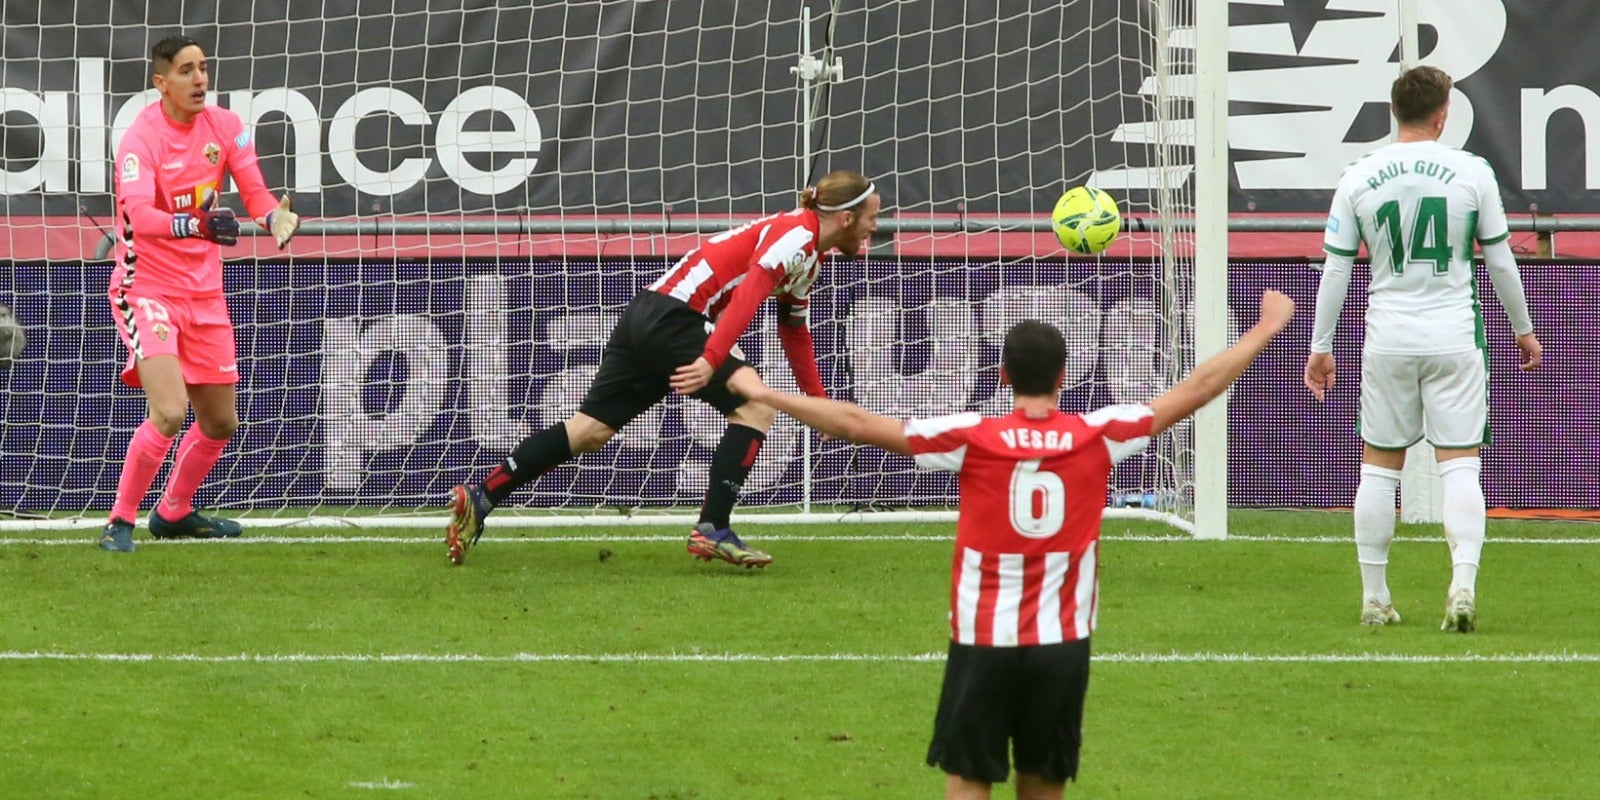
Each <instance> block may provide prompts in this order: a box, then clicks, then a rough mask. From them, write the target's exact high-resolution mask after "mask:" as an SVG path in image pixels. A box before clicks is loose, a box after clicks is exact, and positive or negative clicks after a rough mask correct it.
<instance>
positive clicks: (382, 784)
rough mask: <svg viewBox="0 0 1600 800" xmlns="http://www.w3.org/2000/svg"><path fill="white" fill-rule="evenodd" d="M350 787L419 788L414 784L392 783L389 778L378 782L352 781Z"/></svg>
mask: <svg viewBox="0 0 1600 800" xmlns="http://www.w3.org/2000/svg"><path fill="white" fill-rule="evenodd" d="M348 785H349V787H350V788H352V789H415V788H416V787H417V785H416V784H414V783H407V782H406V781H391V780H389V779H388V778H384V779H383V780H378V781H351V782H350V783H349V784H348Z"/></svg>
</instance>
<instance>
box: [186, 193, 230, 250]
mask: <svg viewBox="0 0 1600 800" xmlns="http://www.w3.org/2000/svg"><path fill="white" fill-rule="evenodd" d="M172 235H173V237H175V238H178V239H186V238H189V237H191V236H198V237H200V238H201V239H205V240H207V241H211V242H216V243H217V244H238V242H239V220H238V218H237V217H235V216H234V215H233V209H231V208H226V207H224V208H217V193H216V192H213V191H211V190H209V189H207V190H206V194H205V197H204V198H203V199H202V200H201V201H200V207H199V208H197V209H195V210H194V211H193V212H182V213H178V214H173V215H172Z"/></svg>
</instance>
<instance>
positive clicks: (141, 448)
mask: <svg viewBox="0 0 1600 800" xmlns="http://www.w3.org/2000/svg"><path fill="white" fill-rule="evenodd" d="M172 439H173V437H171V436H162V435H161V432H160V431H158V430H156V426H155V425H154V424H152V423H151V422H150V420H145V421H144V424H142V425H140V426H139V427H138V429H137V430H135V431H134V432H133V438H132V439H131V440H129V442H128V455H127V457H126V458H124V459H123V461H122V477H121V478H119V479H118V480H117V499H116V501H115V502H114V503H113V504H112V506H111V518H112V519H120V520H122V521H124V522H137V521H138V519H139V503H140V502H142V501H143V500H144V496H145V493H146V492H149V491H150V483H151V482H152V481H154V480H155V479H156V470H159V469H161V462H162V461H165V460H166V458H167V449H168V448H170V447H172Z"/></svg>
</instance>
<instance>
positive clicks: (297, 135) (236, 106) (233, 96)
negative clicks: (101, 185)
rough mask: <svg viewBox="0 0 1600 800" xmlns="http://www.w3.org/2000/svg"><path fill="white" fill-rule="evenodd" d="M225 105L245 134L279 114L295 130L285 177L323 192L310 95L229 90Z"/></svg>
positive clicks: (318, 131) (301, 189)
mask: <svg viewBox="0 0 1600 800" xmlns="http://www.w3.org/2000/svg"><path fill="white" fill-rule="evenodd" d="M228 108H230V109H232V110H233V113H235V114H238V115H239V119H240V120H243V121H244V128H245V131H246V132H247V133H248V132H251V131H254V130H255V129H256V126H257V125H260V124H261V120H262V118H263V117H266V116H267V115H268V114H282V115H283V116H284V119H287V120H288V121H289V128H290V130H292V131H294V139H293V142H294V156H293V160H292V163H293V165H294V166H293V167H292V168H291V169H290V174H288V175H286V176H284V178H285V179H286V180H287V181H288V182H289V185H290V186H292V187H293V189H294V191H295V192H298V193H301V194H316V193H317V192H320V191H322V148H321V147H320V146H318V147H312V146H310V145H311V143H315V142H320V141H321V140H322V120H321V119H320V118H318V116H317V107H316V106H314V105H312V104H311V99H310V98H308V97H306V96H305V95H303V94H301V93H300V92H297V91H294V90H293V89H267V90H265V91H262V92H256V93H251V92H248V91H241V92H229V93H228ZM86 191H87V190H86Z"/></svg>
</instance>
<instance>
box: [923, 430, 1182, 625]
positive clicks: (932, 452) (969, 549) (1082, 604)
mask: <svg viewBox="0 0 1600 800" xmlns="http://www.w3.org/2000/svg"><path fill="white" fill-rule="evenodd" d="M1151 413H1152V412H1151V411H1150V409H1149V408H1148V407H1146V406H1138V405H1120V406H1107V407H1105V408H1102V409H1100V410H1098V411H1095V412H1092V413H1089V414H1064V413H1061V412H1059V411H1051V413H1050V414H1049V415H1048V416H1046V417H1044V418H1042V419H1039V418H1031V417H1028V416H1025V415H1024V414H1023V413H1022V412H1021V411H1017V412H1013V413H1012V414H1010V415H1009V416H1004V417H983V416H980V415H978V414H975V413H965V414H954V415H951V416H946V417H935V418H932V419H914V420H907V421H906V423H905V433H906V440H907V442H908V443H909V444H910V447H911V453H912V455H913V456H914V457H915V458H916V462H917V466H919V467H923V468H927V469H942V470H948V471H950V472H956V473H959V474H960V489H961V505H960V515H959V518H958V521H957V522H956V544H955V554H954V557H953V558H952V560H951V576H950V638H951V639H952V640H953V641H956V642H959V643H961V644H972V645H980V646H986V647H1028V646H1033V645H1044V644H1056V643H1059V642H1067V641H1076V640H1079V639H1085V638H1088V636H1089V634H1090V633H1091V632H1093V630H1094V625H1095V612H1096V608H1097V599H1098V597H1099V591H1100V589H1099V584H1098V571H1097V569H1096V564H1095V553H1096V549H1097V543H1098V541H1099V538H1100V518H1101V514H1102V512H1103V510H1104V509H1105V503H1106V487H1107V483H1108V481H1109V479H1110V477H1111V468H1112V467H1114V466H1116V464H1117V462H1119V461H1121V460H1123V459H1124V458H1127V457H1128V456H1130V455H1133V454H1134V453H1137V452H1139V451H1141V450H1143V449H1144V448H1145V445H1146V444H1148V443H1149V437H1150V425H1151V422H1152V421H1153V419H1154V418H1153V417H1152V416H1151Z"/></svg>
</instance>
